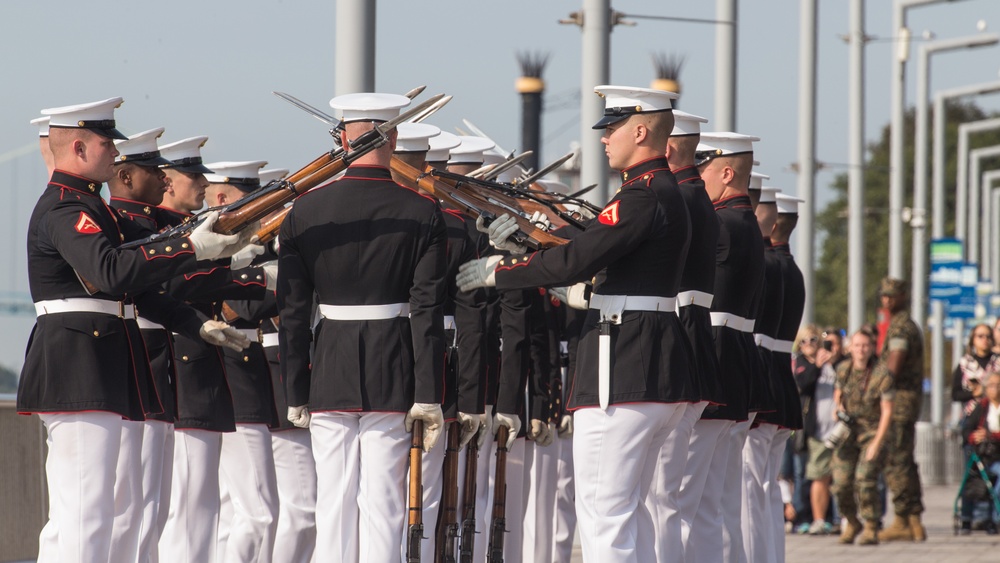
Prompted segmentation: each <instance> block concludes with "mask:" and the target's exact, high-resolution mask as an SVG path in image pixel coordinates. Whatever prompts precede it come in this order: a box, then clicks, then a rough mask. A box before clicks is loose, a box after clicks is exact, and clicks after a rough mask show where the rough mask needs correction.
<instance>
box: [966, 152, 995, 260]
mask: <svg viewBox="0 0 1000 563" xmlns="http://www.w3.org/2000/svg"><path fill="white" fill-rule="evenodd" d="M996 156H1000V145H993V146H992V147H982V148H978V149H973V150H971V151H969V178H970V179H971V180H972V184H971V185H970V186H969V237H968V238H969V244H968V247H969V249H968V252H967V253H966V256H967V258H966V260H967V261H969V262H972V263H975V264H979V263H980V255H979V239H980V231H979V224H980V223H979V213H980V205H982V202H981V201H980V199H981V195H982V189H981V186H982V184H981V183H980V182H981V180H982V160H983V159H984V158H992V157H996ZM987 219H989V218H988V217H987Z"/></svg>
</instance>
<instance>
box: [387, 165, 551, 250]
mask: <svg viewBox="0 0 1000 563" xmlns="http://www.w3.org/2000/svg"><path fill="white" fill-rule="evenodd" d="M389 167H390V168H391V169H392V170H393V172H396V173H397V174H398V175H399V176H400V177H401V179H403V180H404V181H405V183H406V184H407V185H408V186H409V187H411V188H413V189H419V190H423V191H425V192H427V193H429V194H431V195H433V196H434V197H436V198H438V199H440V200H441V201H444V202H445V203H447V204H449V205H451V206H453V207H455V208H456V209H458V210H459V211H461V212H462V213H465V214H466V215H469V216H471V217H479V216H482V217H483V218H484V219H485V220H486V223H487V224H489V223H490V222H491V221H493V220H494V219H496V218H497V217H499V216H500V215H502V214H504V213H508V214H510V215H511V216H513V217H514V218H515V219H516V220H517V224H518V227H520V229H519V230H518V232H516V233H514V234H513V235H512V238H513V239H514V240H515V241H517V242H518V243H520V244H523V245H525V246H527V247H529V248H532V249H534V250H539V249H542V248H549V247H552V246H559V245H562V244H566V242H567V241H566V239H564V238H560V237H557V236H555V235H552V234H549V233H548V232H546V231H543V230H541V229H539V228H538V227H537V226H535V225H533V224H532V223H531V221H529V220H528V218H527V217H525V215H524V212H523V211H521V210H520V209H519V208H510V207H508V206H506V205H504V204H502V203H498V202H491V201H489V200H487V199H486V198H484V197H482V196H481V195H480V194H479V193H477V192H475V191H473V190H472V189H471V188H469V185H468V184H467V183H465V180H471V179H469V178H466V177H465V176H457V175H448V177H442V176H443V175H445V174H447V173H444V172H441V171H439V170H435V169H433V168H431V167H427V168H426V170H425V171H420V170H417V169H416V168H414V167H412V166H410V165H409V164H407V163H405V162H403V161H402V160H400V159H399V158H397V157H392V161H391V162H390V164H389ZM453 176H456V177H457V178H458V179H455V177H453Z"/></svg>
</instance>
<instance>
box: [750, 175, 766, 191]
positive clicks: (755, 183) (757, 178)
mask: <svg viewBox="0 0 1000 563" xmlns="http://www.w3.org/2000/svg"><path fill="white" fill-rule="evenodd" d="M770 179H771V177H770V176H768V175H767V174H761V173H760V172H753V171H751V172H750V185H749V186H748V188H747V189H750V190H759V189H760V187H761V186H762V185H763V184H764V180H770Z"/></svg>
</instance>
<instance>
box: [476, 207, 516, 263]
mask: <svg viewBox="0 0 1000 563" xmlns="http://www.w3.org/2000/svg"><path fill="white" fill-rule="evenodd" d="M519 228H520V227H518V226H517V219H515V218H513V217H511V216H510V215H508V214H506V213H504V214H503V215H501V216H499V217H497V218H496V219H494V220H493V222H492V223H490V224H489V226H486V224H485V221H484V220H483V217H482V215H480V216H479V218H477V219H476V230H478V231H479V232H481V233H486V234H487V235H489V236H490V244H491V245H493V246H494V247H496V248H499V249H500V250H506V251H507V252H510V253H512V254H524V253H525V252H527V250H528V249H527V248H526V247H525V246H524V245H523V244H519V243H516V242H514V241H512V240H509V239H510V236H511V235H513V234H514V233H516V232H517V230H518V229H519Z"/></svg>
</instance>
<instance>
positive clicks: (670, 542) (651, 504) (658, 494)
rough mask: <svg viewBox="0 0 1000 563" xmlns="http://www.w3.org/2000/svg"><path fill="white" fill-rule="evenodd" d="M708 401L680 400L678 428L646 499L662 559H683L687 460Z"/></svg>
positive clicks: (668, 442) (658, 555)
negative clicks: (682, 512) (682, 498)
mask: <svg viewBox="0 0 1000 563" xmlns="http://www.w3.org/2000/svg"><path fill="white" fill-rule="evenodd" d="M707 405H708V403H705V402H699V403H691V404H687V403H680V404H678V405H677V406H678V409H677V414H676V415H675V416H676V417H677V419H676V420H672V421H671V422H670V424H671V426H673V428H674V430H673V432H671V433H670V434H669V435H668V436H667V439H666V441H664V443H663V447H662V448H660V452H659V459H658V460H657V462H656V469H655V470H654V472H653V482H652V483H651V485H650V488H649V494H647V495H646V498H645V500H644V502H645V505H646V510H648V511H649V513H650V515H651V516H652V518H653V524H654V528H653V529H654V534H655V536H656V543H655V544H654V549H655V552H656V560H657V561H659V562H670V563H683V561H684V550H683V549H681V515H680V506H679V502H680V488H681V481H682V480H683V478H684V466H685V465H686V464H687V455H688V447H689V443H690V441H691V432H692V430H693V429H694V424H695V423H696V422H698V419H699V418H701V413H702V412H703V411H704V410H705V407H706V406H707Z"/></svg>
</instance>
